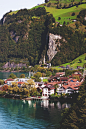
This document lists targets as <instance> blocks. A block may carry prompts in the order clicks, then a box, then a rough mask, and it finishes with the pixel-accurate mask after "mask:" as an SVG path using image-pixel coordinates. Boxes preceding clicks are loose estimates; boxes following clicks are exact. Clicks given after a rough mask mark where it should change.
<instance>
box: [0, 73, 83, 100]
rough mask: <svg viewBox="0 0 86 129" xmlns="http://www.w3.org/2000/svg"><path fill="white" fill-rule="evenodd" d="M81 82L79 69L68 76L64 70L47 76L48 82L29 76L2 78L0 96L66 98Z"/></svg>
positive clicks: (73, 92)
mask: <svg viewBox="0 0 86 129" xmlns="http://www.w3.org/2000/svg"><path fill="white" fill-rule="evenodd" d="M12 74H13V73H12ZM42 79H43V77H41V80H42ZM83 82H84V76H83V75H82V73H81V72H80V71H77V72H74V73H73V74H72V75H70V76H68V77H65V72H57V73H56V74H55V75H54V76H53V75H51V76H50V77H49V78H48V82H43V81H41V82H35V81H34V79H31V78H15V79H12V78H8V79H4V84H3V85H0V96H1V97H5V98H13V99H25V100H29V99H30V100H31V99H50V98H57V99H59V98H68V97H70V96H71V95H73V94H78V92H79V88H80V86H81V84H82V83H83Z"/></svg>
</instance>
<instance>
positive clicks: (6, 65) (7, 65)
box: [3, 62, 27, 68]
mask: <svg viewBox="0 0 86 129" xmlns="http://www.w3.org/2000/svg"><path fill="white" fill-rule="evenodd" d="M16 67H20V68H21V67H27V66H26V64H23V63H18V64H16V63H14V62H12V63H10V62H7V63H6V64H5V65H4V66H3V68H16Z"/></svg>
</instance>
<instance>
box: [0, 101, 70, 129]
mask: <svg viewBox="0 0 86 129" xmlns="http://www.w3.org/2000/svg"><path fill="white" fill-rule="evenodd" d="M65 107H67V108H69V107H70V104H67V103H63V104H61V103H60V102H50V101H49V100H43V101H31V100H28V101H25V100H23V101H22V100H12V99H3V98H0V121H1V122H0V127H3V125H4V129H8V125H9V129H12V128H17V129H20V128H21V129H24V128H25V129H26V128H30V129H35V128H36V129H43V128H44V129H46V128H47V129H55V128H56V129H59V121H60V119H61V111H62V109H63V108H65Z"/></svg>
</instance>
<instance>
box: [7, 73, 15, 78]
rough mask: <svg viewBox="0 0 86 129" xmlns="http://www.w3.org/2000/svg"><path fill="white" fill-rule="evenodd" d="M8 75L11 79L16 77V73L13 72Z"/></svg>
mask: <svg viewBox="0 0 86 129" xmlns="http://www.w3.org/2000/svg"><path fill="white" fill-rule="evenodd" d="M9 77H10V78H12V79H15V78H17V77H16V75H15V74H13V73H11V74H10V75H9Z"/></svg>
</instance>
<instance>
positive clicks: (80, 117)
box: [61, 77, 86, 129]
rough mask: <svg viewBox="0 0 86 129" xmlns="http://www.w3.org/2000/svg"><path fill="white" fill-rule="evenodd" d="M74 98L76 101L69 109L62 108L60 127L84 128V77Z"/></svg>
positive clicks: (85, 83)
mask: <svg viewBox="0 0 86 129" xmlns="http://www.w3.org/2000/svg"><path fill="white" fill-rule="evenodd" d="M74 99H75V98H74ZM75 100H76V101H75V102H76V103H74V104H73V105H72V107H71V108H70V109H64V111H63V113H62V116H63V117H62V120H61V129H67V128H68V129H85V128H86V77H85V81H84V83H83V84H82V85H81V87H80V89H79V95H78V98H76V99H75Z"/></svg>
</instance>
